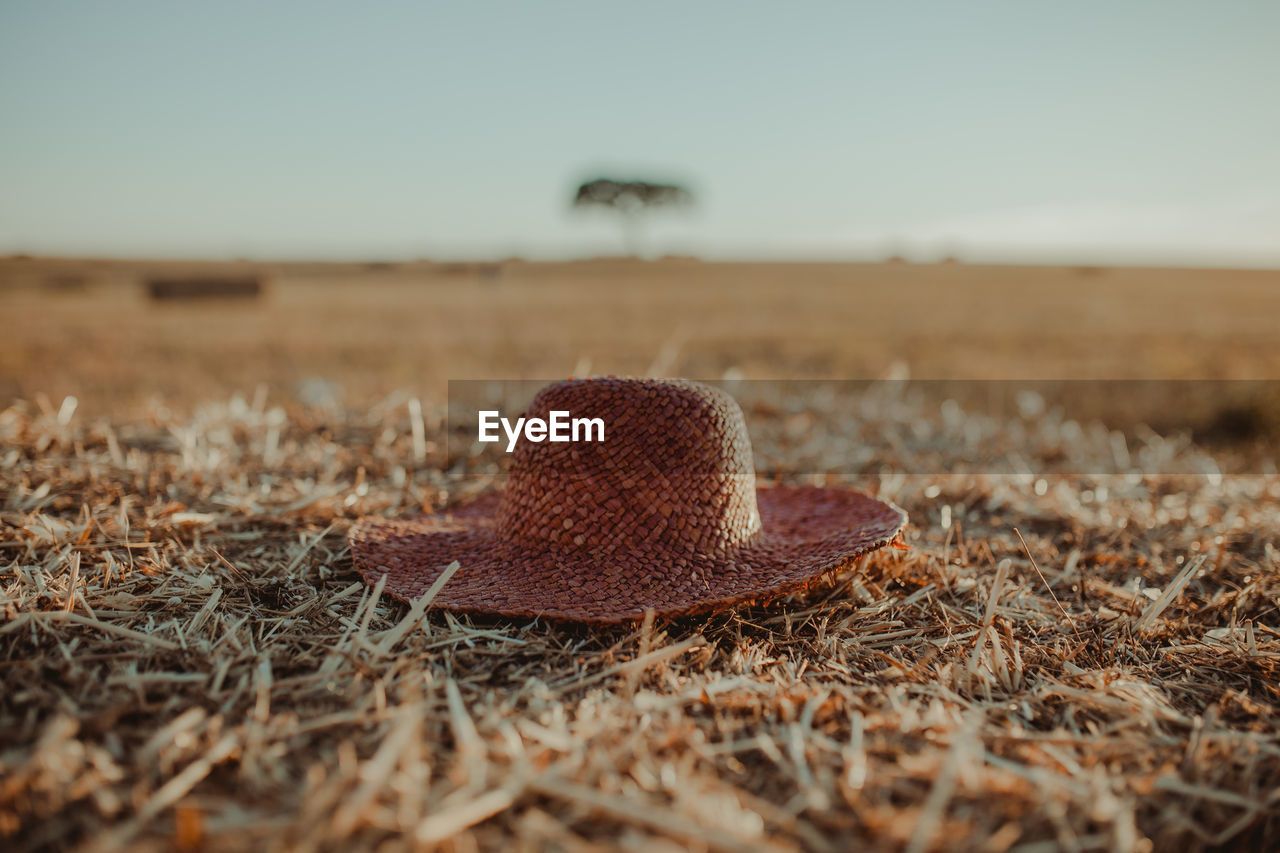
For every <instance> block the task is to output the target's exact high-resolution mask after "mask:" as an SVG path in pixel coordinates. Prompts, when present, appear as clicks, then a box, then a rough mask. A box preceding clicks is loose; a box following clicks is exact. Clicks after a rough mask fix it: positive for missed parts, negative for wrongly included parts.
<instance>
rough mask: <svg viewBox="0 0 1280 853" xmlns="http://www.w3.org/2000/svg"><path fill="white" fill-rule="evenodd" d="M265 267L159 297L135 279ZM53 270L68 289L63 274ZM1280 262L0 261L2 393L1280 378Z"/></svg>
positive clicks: (115, 404) (122, 400)
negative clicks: (230, 284) (203, 288)
mask: <svg viewBox="0 0 1280 853" xmlns="http://www.w3.org/2000/svg"><path fill="white" fill-rule="evenodd" d="M208 271H213V272H215V273H218V274H228V273H236V272H245V271H249V272H257V273H260V274H261V275H263V277H264V281H265V290H264V294H263V296H262V297H261V298H260V299H258V300H246V301H243V302H233V301H226V302H221V303H220V302H216V301H215V302H190V303H164V304H158V303H154V302H151V301H149V300H148V299H147V298H146V296H145V293H144V290H143V287H142V284H141V281H142V280H143V279H144V278H146V277H147V276H149V275H154V274H159V273H166V274H175V273H176V274H196V273H200V272H208ZM59 285H61V287H59ZM1277 318H1280V272H1275V271H1238V270H1151V269H1110V268H1108V269H1102V268H1056V267H1045V268H1033V267H991V266H967V265H962V264H935V265H916V264H882V265H852V264H843V265H841V264H830V265H827V264H751V265H748V264H707V263H699V262H696V261H680V260H672V261H663V262H653V263H640V262H633V261H626V260H617V261H610V260H605V261H595V262H580V263H562V264H531V263H522V262H507V263H504V264H501V265H464V264H453V265H448V264H441V265H432V264H426V263H421V264H403V265H363V266H361V265H319V264H293V265H287V264H275V265H256V264H247V263H246V264H189V263H163V262H151V263H127V262H115V263H112V262H91V261H53V260H48V261H38V260H6V261H0V399H5V398H13V397H22V398H27V399H30V398H32V397H34V396H35V395H36V394H39V393H44V394H46V395H48V396H49V397H50V399H53V400H55V401H57V400H59V399H61V397H62V396H64V395H66V394H74V395H76V396H77V397H78V398H79V400H80V402H81V405H82V406H84V407H85V411H87V412H89V413H92V414H98V413H102V414H108V413H114V414H129V413H135V414H136V413H137V412H138V411H140V406H141V405H142V404H144V403H145V402H146V401H147V400H149V399H151V398H153V397H160V398H163V399H164V400H165V401H166V402H167V403H168V404H169V405H171V406H173V405H179V406H189V405H190V404H192V403H196V402H200V401H205V400H210V399H217V398H226V397H227V396H229V395H230V394H232V393H233V392H237V391H238V392H242V393H245V394H249V395H251V394H252V393H253V392H254V390H255V389H256V387H257V386H258V385H259V384H260V383H264V382H265V383H267V384H268V386H269V389H270V390H271V391H272V392H273V393H275V394H285V395H290V394H291V393H292V392H293V391H294V390H295V389H296V386H297V383H299V382H301V381H304V380H307V379H313V378H320V379H325V380H329V381H332V382H336V383H337V384H338V385H339V386H340V387H341V389H342V394H343V399H344V401H345V402H347V403H350V404H357V405H359V404H362V403H364V402H367V401H369V400H372V399H376V398H378V397H381V396H384V395H386V394H387V393H389V392H391V391H395V390H407V391H410V392H412V393H415V394H418V395H421V396H424V397H426V398H427V399H439V398H441V397H443V395H444V393H445V386H444V382H445V381H446V380H448V379H468V378H480V377H503V378H522V377H528V378H555V377H562V376H566V375H570V374H574V373H588V372H590V373H594V374H606V373H615V374H622V375H628V374H646V373H650V372H653V371H654V370H655V369H656V370H657V371H658V372H661V373H663V374H664V375H682V376H687V377H690V378H719V377H721V376H722V375H723V374H724V373H725V371H727V370H730V369H733V368H736V369H737V371H739V372H740V373H741V374H742V375H745V376H748V377H751V378H775V377H788V378H799V377H805V378H819V377H821V378H840V379H858V378H879V377H881V376H884V375H885V374H886V373H887V372H888V371H889V370H890V369H891V368H892V367H893V366H894V365H895V364H900V365H905V366H906V367H907V369H908V370H909V372H910V374H911V375H912V376H913V377H920V378H975V379H990V378H1037V379H1063V378H1070V379H1087V378H1122V377H1123V378H1144V379H1145V378H1192V377H1194V378H1237V379H1239V378H1249V379H1259V378H1263V379H1275V378H1280V342H1278V341H1277V335H1276V327H1277V322H1276V320H1277Z"/></svg>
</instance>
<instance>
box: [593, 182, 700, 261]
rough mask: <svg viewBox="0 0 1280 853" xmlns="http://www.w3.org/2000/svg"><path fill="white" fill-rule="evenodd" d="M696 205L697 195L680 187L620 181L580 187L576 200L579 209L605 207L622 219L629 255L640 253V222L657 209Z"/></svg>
mask: <svg viewBox="0 0 1280 853" xmlns="http://www.w3.org/2000/svg"><path fill="white" fill-rule="evenodd" d="M692 203H693V193H691V192H689V190H688V189H686V188H685V187H682V186H680V185H678V184H658V183H652V182H650V181H619V180H614V179H613V178H596V179H595V180H593V181H587V182H586V183H584V184H582V185H581V186H580V187H578V192H577V194H576V195H575V196H574V198H573V206H574V207H577V208H587V207H604V208H608V209H610V210H616V211H617V212H618V213H620V214H621V215H622V227H623V235H624V239H625V240H626V243H627V251H628V253H629V254H632V255H635V254H638V253H639V248H640V246H639V243H640V221H641V219H642V217H643V214H644V213H645V212H646V211H648V210H652V209H654V208H661V207H686V206H688V205H690V204H692Z"/></svg>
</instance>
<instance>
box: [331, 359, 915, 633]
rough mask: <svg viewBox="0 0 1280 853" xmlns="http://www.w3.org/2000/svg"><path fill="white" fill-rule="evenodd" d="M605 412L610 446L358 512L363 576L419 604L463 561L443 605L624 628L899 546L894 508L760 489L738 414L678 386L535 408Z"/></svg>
mask: <svg viewBox="0 0 1280 853" xmlns="http://www.w3.org/2000/svg"><path fill="white" fill-rule="evenodd" d="M551 411H566V412H570V413H571V414H572V415H573V416H574V417H593V418H595V417H599V418H602V419H603V420H604V423H605V425H606V434H605V440H604V441H602V442H565V443H553V442H549V441H543V442H530V441H527V440H525V439H523V438H522V439H521V440H520V441H519V443H518V444H517V446H516V449H515V454H514V457H513V459H512V465H511V473H510V476H509V478H508V482H507V486H506V488H505V489H504V490H503V491H502V492H501V493H500V494H490V495H486V496H485V497H483V498H481V499H480V500H478V501H476V502H474V503H472V504H470V505H469V506H466V507H462V508H459V509H454V510H452V511H450V512H445V513H436V514H432V515H426V516H422V517H419V518H414V519H404V520H387V519H363V520H361V521H360V522H359V523H358V524H357V525H356V526H355V527H354V528H353V529H352V532H351V549H352V554H353V557H354V560H355V564H356V568H357V569H358V570H359V571H360V572H361V574H362V575H363V576H364V578H365V579H366V580H367V581H368V582H370V583H376V582H377V581H378V580H379V579H380V578H381V577H382V576H383V575H385V576H386V578H387V580H386V587H385V589H386V591H387V592H388V593H390V594H391V595H394V596H396V597H397V598H401V599H404V600H412V599H414V598H417V597H418V596H420V595H422V594H423V593H425V592H426V591H427V589H429V588H430V586H431V585H432V583H434V582H435V580H436V579H437V578H438V577H439V576H440V573H441V572H442V571H443V570H444V569H445V567H446V566H448V565H449V564H450V563H451V562H453V561H454V560H457V561H458V562H459V563H460V569H459V570H458V571H457V573H456V574H455V575H454V576H453V577H452V578H451V579H450V580H449V581H448V582H447V583H446V584H445V586H444V587H443V588H442V589H441V590H440V592H439V593H438V595H437V597H436V599H435V601H434V604H435V605H436V606H439V607H443V608H446V609H451V610H459V611H469V612H475V613H488V614H496V615H504V616H514V617H522V618H523V617H532V616H543V617H546V618H551V619H563V620H570V621H578V622H619V621H626V620H630V619H638V618H641V617H643V615H644V613H645V611H646V610H650V609H652V610H653V611H655V613H656V614H658V615H665V616H674V615H681V614H688V613H694V612H699V611H705V610H715V609H720V608H723V607H728V606H731V605H733V604H736V603H739V602H743V601H747V600H755V599H762V598H769V597H773V596H776V595H780V594H782V593H785V592H788V591H791V590H794V589H797V588H799V587H802V586H804V585H805V584H807V583H809V582H811V581H813V580H814V579H816V578H818V577H820V576H821V575H823V574H826V573H828V572H833V571H836V570H839V569H841V568H844V567H846V566H848V565H849V564H851V563H852V562H853V561H855V560H856V559H857V558H858V557H860V556H861V555H863V554H865V553H867V552H869V551H872V550H874V549H876V548H880V547H882V546H884V545H886V544H888V543H889V542H890V541H892V540H893V539H894V538H895V537H897V536H898V534H899V533H900V532H901V531H902V528H903V527H904V525H905V524H906V514H905V513H904V512H902V510H900V509H898V508H897V507H894V506H891V505H889V504H886V503H882V502H881V501H878V500H875V499H874V498H871V497H868V496H866V495H863V494H860V493H858V492H854V491H850V490H847V489H831V488H818V487H813V486H778V487H773V488H757V487H756V483H755V472H754V462H753V459H752V454H751V444H750V441H749V439H748V437H747V429H746V423H745V421H744V418H743V415H742V410H741V409H740V408H739V407H738V405H737V403H736V402H734V400H733V398H731V397H730V396H728V395H727V394H725V393H724V392H722V391H719V390H717V389H714V388H711V387H709V386H706V385H701V384H699V383H696V382H689V381H685V380H651V379H616V378H606V379H580V380H570V381H567V382H560V383H556V384H554V385H550V386H548V387H546V388H544V389H543V390H542V391H541V392H539V394H538V396H537V397H536V398H535V399H534V401H533V404H532V406H531V407H530V409H529V412H528V413H527V414H528V416H529V417H540V418H546V417H548V414H549V413H550V412H551Z"/></svg>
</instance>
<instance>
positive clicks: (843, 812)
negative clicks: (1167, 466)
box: [0, 395, 1280, 851]
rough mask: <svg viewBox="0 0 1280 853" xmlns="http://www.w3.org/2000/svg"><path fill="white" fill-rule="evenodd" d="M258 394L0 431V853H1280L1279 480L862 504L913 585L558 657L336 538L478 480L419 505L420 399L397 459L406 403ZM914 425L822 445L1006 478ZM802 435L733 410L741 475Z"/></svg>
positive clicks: (432, 435)
mask: <svg viewBox="0 0 1280 853" xmlns="http://www.w3.org/2000/svg"><path fill="white" fill-rule="evenodd" d="M284 399H286V398H284V397H277V396H270V395H262V396H259V397H258V398H257V399H256V400H255V401H254V402H246V401H244V400H242V399H239V398H237V399H233V400H232V401H231V402H229V403H219V404H208V403H206V404H203V405H199V406H196V407H194V410H193V411H192V412H191V413H190V414H183V415H175V414H173V413H172V412H170V411H169V410H167V409H162V408H152V409H150V410H144V411H143V412H142V413H141V414H140V415H139V416H137V417H131V418H127V419H125V418H120V417H115V418H98V417H97V416H95V415H92V414H87V413H85V412H77V411H75V410H74V407H72V406H71V405H69V404H68V405H65V406H61V407H58V406H52V405H44V406H41V405H39V404H29V403H19V404H16V405H14V406H12V407H10V408H8V409H7V410H4V411H3V413H0V495H3V497H2V498H0V500H2V501H3V505H2V508H0V512H2V513H3V514H2V515H0V609H2V612H3V622H2V623H0V678H2V680H3V685H4V690H3V695H2V697H0V773H2V774H3V775H2V776H0V846H4V847H6V848H7V849H14V850H32V849H49V848H66V847H72V846H76V845H83V846H84V847H86V848H110V847H128V848H130V849H139V850H148V849H155V850H161V849H178V850H198V849H204V850H245V849H255V850H256V849H284V848H289V849H326V848H327V849H343V850H348V849H373V848H378V849H396V848H401V847H405V848H407V847H414V846H421V845H430V844H433V843H439V844H440V845H441V846H443V847H444V848H446V849H452V850H475V849H544V848H554V849H598V847H599V845H602V844H603V845H608V846H616V847H620V848H624V849H634V850H655V849H656V850H662V849H672V850H674V849H685V848H693V849H708V850H746V849H758V850H794V849H809V850H820V851H821V850H837V849H850V848H854V849H859V848H865V849H886V850H893V849H908V850H926V849H932V848H936V847H942V846H945V847H949V848H954V849H965V850H1006V849H1011V850H1022V851H1033V850H1048V849H1058V848H1061V849H1069V850H1093V849H1107V850H1141V849H1151V848H1152V847H1154V848H1155V849H1185V848H1200V847H1211V846H1214V845H1219V844H1226V845H1229V846H1235V847H1241V848H1250V847H1252V848H1254V849H1260V848H1263V847H1267V846H1275V845H1276V844H1277V843H1278V842H1280V735H1278V734H1277V730H1278V728H1280V716H1278V715H1280V689H1278V688H1277V684H1278V683H1280V666H1278V663H1280V614H1278V613H1277V605H1278V604H1280V598H1278V597H1280V552H1278V551H1277V542H1276V535H1277V531H1278V530H1280V479H1278V478H1277V477H1276V476H1274V475H1271V476H1248V477H1246V476H1239V477H1234V476H1199V477H1156V476H1144V475H1141V474H1139V473H1133V474H1129V475H1120V476H1112V477H1105V478H1101V477H1092V478H1091V477H1080V476H1074V475H1070V474H1057V475H1048V476H1045V477H1043V478H1041V477H1037V476H1036V475H1034V474H1030V475H1025V476H994V475H954V476H946V475H938V476H905V475H903V474H901V473H886V474H883V475H879V476H876V477H872V478H867V479H866V480H864V481H863V485H864V486H865V487H867V488H869V489H870V490H873V491H876V492H878V493H879V494H880V495H881V496H882V497H885V498H887V499H891V500H894V501H896V502H898V503H900V504H902V505H903V506H904V507H906V508H907V509H908V510H909V512H910V513H911V516H912V522H913V526H912V527H911V529H910V531H909V536H908V541H909V542H910V545H911V549H910V550H909V551H906V552H894V551H886V552H883V553H881V554H878V555H876V556H874V557H872V558H870V559H869V560H867V561H866V562H865V563H864V564H863V565H862V566H861V567H860V568H859V569H858V570H856V571H853V572H850V573H847V574H844V575H841V576H839V577H836V578H832V579H829V580H827V581H824V582H822V583H819V584H817V585H815V586H814V587H812V588H811V589H809V590H807V591H806V592H805V593H803V594H802V595H798V596H795V597H793V598H792V599H790V600H787V601H783V602H775V603H773V604H770V605H767V606H757V607H754V608H747V609H743V610H740V611H737V612H732V613H726V614H721V615H717V616H714V617H711V618H702V619H697V620H691V621H677V622H661V623H659V624H654V625H642V626H639V627H632V628H619V629H614V630H608V631H599V630H580V629H574V628H571V627H564V626H548V625H544V624H541V623H536V622H535V623H532V624H512V623H508V622H502V621H496V622H480V621H471V620H465V619H455V618H453V617H451V616H449V615H447V614H441V613H437V612H434V611H428V612H427V613H426V614H425V616H424V615H423V614H422V613H421V611H420V610H417V609H410V608H408V607H405V606H403V605H400V604H398V603H395V602H392V601H389V600H387V599H385V598H382V597H380V596H379V595H378V594H377V590H371V589H369V588H368V587H366V586H365V585H364V584H362V583H361V582H360V581H359V579H358V578H357V577H356V575H355V574H354V572H353V571H352V569H351V565H350V561H349V558H348V557H347V554H346V546H345V538H344V533H345V531H346V529H347V527H348V525H349V524H350V522H351V520H352V519H354V518H356V517H357V516H359V515H361V514H378V513H382V514H401V513H406V512H412V511H415V510H418V509H420V508H434V507H439V506H441V505H444V504H446V503H448V502H452V501H458V500H463V499H465V498H466V496H467V495H468V494H472V493H474V491H475V490H477V489H480V488H484V487H485V486H486V484H487V480H486V478H487V477H488V475H487V474H485V473H484V472H482V471H478V470H477V471H472V472H460V471H456V470H455V471H451V472H449V473H447V474H446V473H445V472H444V471H442V469H441V463H442V458H441V457H442V454H443V444H444V441H443V436H442V435H441V434H440V433H439V429H438V428H436V427H435V425H436V424H438V423H439V418H438V414H439V412H438V411H437V409H436V408H435V407H434V406H433V405H431V404H428V405H426V406H425V407H423V408H424V409H425V413H424V420H425V422H426V423H427V424H428V428H427V429H425V431H424V432H423V434H422V435H421V436H419V437H417V438H416V439H415V430H414V427H413V423H412V422H413V421H417V420H418V419H417V418H416V417H411V411H412V410H413V409H412V405H411V404H410V401H409V399H408V398H407V397H405V396H399V397H391V398H387V399H383V400H381V401H380V402H377V403H374V404H370V405H366V406H362V407H361V408H360V409H355V408H350V409H342V408H337V407H334V408H327V409H325V408H316V407H310V408H309V407H306V406H303V405H301V404H296V403H292V402H290V403H283V404H281V405H279V406H277V405H276V401H277V400H284ZM906 405H907V404H906V403H904V402H902V401H898V402H897V403H895V404H894V405H892V406H890V405H887V404H886V405H885V406H883V407H880V408H876V407H869V406H867V405H866V404H865V401H856V400H836V401H834V403H832V404H831V405H828V406H826V407H824V408H823V409H822V410H821V414H820V418H821V420H822V422H821V423H818V424H814V425H813V428H814V429H819V428H821V429H823V430H825V431H826V434H829V435H831V434H838V433H839V430H840V429H841V425H849V424H854V423H857V424H858V425H859V426H858V428H859V429H866V430H872V431H875V430H880V431H883V432H890V431H893V430H896V429H898V428H899V427H900V425H901V424H902V423H903V418H908V419H909V420H910V422H911V423H913V424H914V425H916V428H917V429H916V435H917V437H919V438H920V441H919V442H918V443H917V444H915V445H911V446H903V447H900V448H898V450H897V451H896V454H897V455H896V456H895V455H893V453H887V454H886V456H885V458H883V459H882V460H880V461H882V462H883V464H884V466H885V470H886V471H889V472H893V471H894V470H895V468H896V469H897V470H898V471H899V472H900V471H902V470H916V471H920V470H929V467H928V466H930V465H936V467H935V468H934V470H939V471H941V470H945V466H946V465H947V464H948V463H954V462H955V461H957V460H958V459H960V458H962V457H965V456H967V455H970V454H977V455H982V454H984V453H991V452H993V451H992V448H985V447H974V446H968V445H966V444H965V443H964V442H963V441H959V440H958V439H957V438H956V436H955V435H953V434H948V433H947V429H948V427H947V425H946V424H944V423H942V422H939V421H937V420H935V419H934V417H933V415H932V414H931V413H930V412H929V411H927V410H925V409H923V408H921V409H918V410H916V411H910V410H909V409H904V406H906ZM789 414H790V413H789V412H787V411H777V410H770V409H765V408H759V407H751V408H750V410H749V412H748V416H749V421H750V426H751V429H752V433H753V436H754V437H755V441H756V443H757V454H758V455H761V456H764V457H769V458H772V459H774V460H780V461H781V463H785V460H786V459H788V458H791V457H789V456H788V454H789V453H792V452H793V449H789V448H788V446H785V445H784V444H782V443H781V442H782V438H779V437H778V436H782V435H785V434H787V431H786V430H781V431H780V430H779V429H778V426H779V424H782V423H785V422H786V419H787V418H788V416H789ZM1034 417H1035V418H1038V419H1044V418H1053V417H1056V415H1053V414H1052V413H1050V414H1040V415H1035V416H1034ZM1024 426H1025V424H1024ZM791 434H792V438H795V437H796V436H795V434H794V431H792V432H791ZM1064 434H1071V435H1077V436H1087V435H1089V431H1088V430H1085V431H1074V432H1070V433H1064ZM975 440H978V441H982V440H985V439H983V438H982V437H981V436H978V437H977V438H976V439H975ZM1081 440H1082V441H1083V439H1081ZM1152 440H1153V441H1156V440H1157V439H1154V438H1153V439H1152ZM1079 450H1080V452H1081V453H1085V454H1087V453H1091V452H1095V450H1094V449H1093V448H1092V447H1091V446H1090V445H1088V444H1087V443H1084V444H1082V445H1081V447H1080V448H1079ZM1096 452H1110V451H1109V449H1105V450H1101V449H1100V450H1097V451H1096ZM1170 452H1176V453H1177V454H1180V455H1183V456H1187V457H1195V456H1198V455H1200V454H1201V451H1199V450H1197V449H1196V448H1195V447H1191V446H1187V445H1185V444H1181V445H1177V446H1176V447H1175V448H1174V449H1173V450H1172V451H1170ZM926 453H932V454H935V459H934V460H933V461H930V460H922V459H920V458H914V457H911V454H926ZM1030 461H1032V462H1041V461H1043V462H1045V463H1046V464H1048V460H1034V459H1033V460H1030ZM1196 461H1197V460H1195V459H1190V458H1189V459H1188V465H1189V466H1192V467H1194V464H1196ZM1019 534H1020V535H1019ZM1023 538H1025V543H1026V544H1025V548H1024V545H1023Z"/></svg>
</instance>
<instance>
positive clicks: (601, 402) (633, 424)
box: [497, 377, 761, 568]
mask: <svg viewBox="0 0 1280 853" xmlns="http://www.w3.org/2000/svg"><path fill="white" fill-rule="evenodd" d="M553 411H562V412H568V413H569V414H568V417H571V418H599V419H601V420H602V421H603V423H604V438H603V440H602V441H569V442H551V441H541V442H533V441H529V440H528V439H526V438H524V437H521V439H520V440H519V442H518V443H517V445H516V448H515V454H514V457H513V459H512V464H511V472H510V476H509V479H508V481H507V487H506V489H505V491H504V493H503V497H502V503H501V506H500V508H499V512H498V518H497V523H498V534H499V536H501V537H503V538H505V539H508V540H517V541H528V542H530V543H538V544H542V545H550V546H552V547H554V548H557V549H566V550H575V551H581V550H587V551H589V552H593V553H597V554H601V555H606V554H608V553H610V552H613V551H615V550H620V551H644V552H648V553H651V554H661V553H664V552H666V553H671V552H675V553H681V554H708V555H710V554H714V555H717V556H721V557H723V556H725V555H727V554H728V552H729V551H730V550H731V549H733V548H736V547H738V546H741V545H745V544H748V543H750V542H751V541H752V540H753V539H754V538H755V537H756V536H757V535H758V534H759V533H760V529H761V526H760V515H759V512H758V509H757V507H756V490H755V468H754V460H753V458H752V453H751V441H750V439H749V437H748V436H747V427H746V421H745V419H744V418H743V415H742V409H740V408H739V407H738V404H737V403H736V402H735V401H734V400H733V398H732V397H730V396H729V395H728V394H725V393H724V392H723V391H720V390H718V389H715V388H712V387H710V386H707V385H702V384H700V383H697V382H691V381H688V380H658V379H619V378H612V377H610V378H602V379H578V380H569V381H566V382H558V383H555V384H553V385H549V386H547V387H545V388H543V389H542V390H541V391H540V392H539V393H538V395H537V396H536V397H535V398H534V400H533V403H532V405H531V406H530V408H529V411H528V413H527V417H530V418H533V417H538V418H544V419H546V418H549V416H550V413H551V412H553ZM654 568H657V566H655V567H654Z"/></svg>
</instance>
